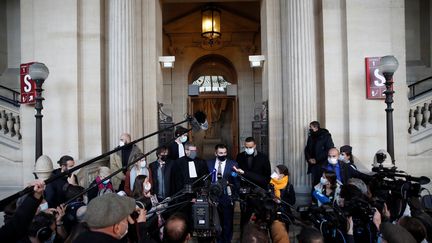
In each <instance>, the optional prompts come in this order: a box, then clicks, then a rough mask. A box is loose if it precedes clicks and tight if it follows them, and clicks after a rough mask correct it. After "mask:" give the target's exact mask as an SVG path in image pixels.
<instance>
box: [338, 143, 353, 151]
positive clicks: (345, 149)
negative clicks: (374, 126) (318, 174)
mask: <svg viewBox="0 0 432 243" xmlns="http://www.w3.org/2000/svg"><path fill="white" fill-rule="evenodd" d="M340 152H341V153H343V152H345V153H352V147H351V146H349V145H344V146H342V147H340Z"/></svg>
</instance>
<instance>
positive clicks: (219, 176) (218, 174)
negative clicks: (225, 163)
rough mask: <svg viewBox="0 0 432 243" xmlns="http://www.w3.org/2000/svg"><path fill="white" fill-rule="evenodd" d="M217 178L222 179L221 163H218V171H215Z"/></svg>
mask: <svg viewBox="0 0 432 243" xmlns="http://www.w3.org/2000/svg"><path fill="white" fill-rule="evenodd" d="M217 177H218V179H219V178H222V161H219V165H218V169H217Z"/></svg>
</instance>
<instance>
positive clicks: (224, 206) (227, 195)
mask: <svg viewBox="0 0 432 243" xmlns="http://www.w3.org/2000/svg"><path fill="white" fill-rule="evenodd" d="M227 154H228V148H227V146H226V145H225V144H217V145H216V146H215V156H216V158H215V159H212V160H208V161H207V167H208V169H209V172H211V171H213V170H216V173H215V176H213V178H212V183H218V184H219V185H221V186H222V191H223V192H222V194H221V195H220V196H219V199H218V206H217V210H218V214H219V220H220V223H221V226H222V233H221V234H220V235H219V236H218V238H217V242H218V243H230V242H231V239H232V234H233V215H234V201H233V199H232V198H233V195H236V194H237V192H238V189H239V182H238V179H237V177H236V176H235V174H233V173H232V168H233V166H236V167H238V165H237V162H235V161H233V160H230V159H227Z"/></svg>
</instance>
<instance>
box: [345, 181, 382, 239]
mask: <svg viewBox="0 0 432 243" xmlns="http://www.w3.org/2000/svg"><path fill="white" fill-rule="evenodd" d="M339 206H340V208H341V210H342V213H343V215H342V216H343V217H344V218H345V219H346V222H347V231H346V238H347V239H348V241H349V242H354V241H355V242H370V240H371V239H376V238H377V235H378V229H379V226H377V227H376V228H375V227H374V225H373V224H374V223H376V222H377V217H378V216H379V214H378V213H377V210H376V209H375V208H373V207H372V206H371V205H370V203H369V202H368V198H367V197H366V196H365V195H364V194H363V193H362V191H361V190H360V189H359V188H358V187H356V186H355V185H351V184H348V185H344V186H342V188H341V193H340V200H339ZM342 225H343V224H342ZM341 230H343V229H341Z"/></svg>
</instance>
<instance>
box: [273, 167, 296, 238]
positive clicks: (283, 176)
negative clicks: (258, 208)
mask: <svg viewBox="0 0 432 243" xmlns="http://www.w3.org/2000/svg"><path fill="white" fill-rule="evenodd" d="M270 177H271V179H270V185H272V187H273V192H274V196H275V199H276V201H277V202H278V203H279V205H280V206H281V210H282V213H284V214H285V215H288V216H289V215H292V213H291V207H289V206H288V205H286V204H285V203H282V202H281V200H282V201H284V202H286V203H289V204H290V205H291V206H294V204H295V202H296V196H295V191H294V186H293V185H292V184H291V183H289V170H288V168H287V167H286V166H285V165H282V164H280V165H277V166H276V168H275V169H274V171H273V173H272V174H271V176H270ZM290 218H291V217H290ZM291 220H294V218H291ZM281 223H282V222H281ZM282 224H283V225H284V226H285V228H286V229H287V230H288V225H285V223H282Z"/></svg>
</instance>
